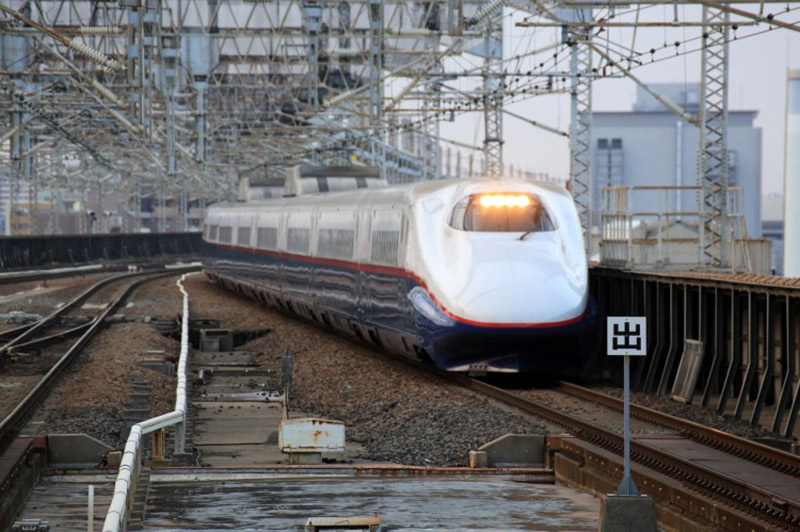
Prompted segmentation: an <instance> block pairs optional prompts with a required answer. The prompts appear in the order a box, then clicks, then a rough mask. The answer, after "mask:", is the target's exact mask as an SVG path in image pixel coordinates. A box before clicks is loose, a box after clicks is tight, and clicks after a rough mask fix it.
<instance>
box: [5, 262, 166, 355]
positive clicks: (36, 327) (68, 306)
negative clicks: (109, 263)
mask: <svg viewBox="0 0 800 532" xmlns="http://www.w3.org/2000/svg"><path fill="white" fill-rule="evenodd" d="M151 273H152V272H136V273H124V274H121V275H113V276H111V277H106V278H105V279H101V280H100V281H98V282H97V283H95V284H93V285H92V286H90V287H89V288H87V289H86V290H84V291H83V292H81V293H80V294H78V295H77V296H75V297H74V298H73V299H71V300H70V301H68V302H67V303H65V304H64V305H62V306H61V307H60V308H58V309H57V310H56V311H54V312H53V313H52V314H49V315H48V316H45V317H44V318H42V319H41V320H39V321H37V322H36V323H34V324H33V325H31V326H30V327H28V328H27V329H26V330H25V331H22V333H21V334H19V335H18V336H17V337H16V338H13V339H11V340H9V341H8V342H6V344H5V345H3V346H2V347H0V356H3V355H5V354H6V353H8V351H9V350H10V349H11V348H12V347H15V346H17V345H18V344H21V343H23V342H24V341H25V340H27V339H28V338H30V337H32V336H33V335H34V334H35V333H36V332H38V331H40V330H41V329H43V328H44V327H46V326H47V325H49V324H50V323H52V322H53V321H55V319H56V318H58V317H60V316H61V315H63V314H65V313H66V312H67V311H69V310H72V309H73V308H75V307H76V306H78V305H80V304H81V303H83V302H84V301H86V300H87V299H89V297H91V296H92V295H94V294H95V293H96V292H98V291H99V290H100V289H102V288H105V287H106V286H107V285H109V284H112V283H115V282H117V281H120V280H124V279H130V278H131V277H137V276H142V275H148V274H151Z"/></svg>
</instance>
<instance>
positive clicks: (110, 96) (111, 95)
mask: <svg viewBox="0 0 800 532" xmlns="http://www.w3.org/2000/svg"><path fill="white" fill-rule="evenodd" d="M89 84H90V85H91V86H92V87H94V89H95V90H96V91H97V92H99V93H100V94H102V95H103V96H105V97H106V99H108V100H110V101H112V102H113V103H114V105H117V106H119V107H122V106H123V105H122V102H121V101H120V99H119V98H117V95H116V94H114V93H113V92H111V91H110V90H109V89H108V87H106V86H105V85H103V84H102V83H100V82H99V81H97V80H95V79H93V80H92V81H91V82H90V83H89Z"/></svg>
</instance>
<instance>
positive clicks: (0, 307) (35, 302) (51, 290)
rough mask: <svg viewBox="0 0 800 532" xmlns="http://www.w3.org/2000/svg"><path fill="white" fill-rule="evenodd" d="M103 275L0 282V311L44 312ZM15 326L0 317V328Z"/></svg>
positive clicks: (44, 314) (51, 310) (55, 306)
mask: <svg viewBox="0 0 800 532" xmlns="http://www.w3.org/2000/svg"><path fill="white" fill-rule="evenodd" d="M106 275H108V274H92V275H87V276H85V277H65V278H63V279H51V280H48V281H37V282H33V283H20V284H13V285H0V314H2V313H8V312H12V311H23V312H27V313H37V314H41V315H42V316H43V317H44V316H47V315H48V314H51V313H52V312H53V311H54V310H56V309H57V308H58V307H60V306H61V305H63V304H64V303H66V302H67V301H69V300H70V299H72V298H74V297H75V296H77V295H78V294H79V293H81V292H82V291H84V290H85V289H86V288H88V287H89V286H91V285H93V284H94V283H96V282H97V281H99V280H101V279H102V278H103V277H105V276H106ZM14 327H17V325H15V324H9V323H6V321H5V320H0V330H6V329H11V328H14Z"/></svg>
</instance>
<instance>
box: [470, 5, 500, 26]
mask: <svg viewBox="0 0 800 532" xmlns="http://www.w3.org/2000/svg"><path fill="white" fill-rule="evenodd" d="M507 1H508V0H490V1H489V2H488V3H486V4H484V5H483V6H481V7H480V8H478V10H477V11H476V12H475V14H474V15H472V17H471V18H470V19H469V20H468V21H467V25H468V26H474V25H476V24H480V23H481V22H483V21H484V20H486V19H487V18H489V16H491V15H492V13H493V12H494V10H495V9H497V8H498V7H501V6H503V5H505V4H506V2H507Z"/></svg>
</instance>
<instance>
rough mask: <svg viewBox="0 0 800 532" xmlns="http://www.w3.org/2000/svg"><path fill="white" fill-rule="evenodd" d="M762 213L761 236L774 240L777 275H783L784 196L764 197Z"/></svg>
mask: <svg viewBox="0 0 800 532" xmlns="http://www.w3.org/2000/svg"><path fill="white" fill-rule="evenodd" d="M761 213H762V220H761V236H763V237H764V238H769V239H771V240H772V265H773V268H774V270H775V275H783V194H770V195H769V196H764V198H762V200H761Z"/></svg>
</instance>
